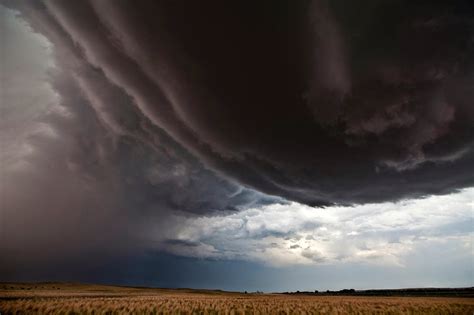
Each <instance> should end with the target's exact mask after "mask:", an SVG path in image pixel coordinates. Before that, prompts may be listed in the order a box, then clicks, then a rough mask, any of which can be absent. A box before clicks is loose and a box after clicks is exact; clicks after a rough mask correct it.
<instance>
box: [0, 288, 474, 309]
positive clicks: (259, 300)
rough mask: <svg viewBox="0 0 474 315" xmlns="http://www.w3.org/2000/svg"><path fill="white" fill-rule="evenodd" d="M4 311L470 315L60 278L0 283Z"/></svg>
mask: <svg viewBox="0 0 474 315" xmlns="http://www.w3.org/2000/svg"><path fill="white" fill-rule="evenodd" d="M0 312H1V314H2V315H4V314H453V315H454V314H469V315H471V314H473V312H474V299H473V298H469V297H395V296H392V297H390V296H386V297H371V296H345V295H287V294H253V293H249V294H244V293H238V292H224V291H218V290H217V291H213V290H191V289H154V288H135V287H118V286H106V285H85V284H64V283H61V284H60V283H23V284H19V283H15V284H11V283H3V284H0Z"/></svg>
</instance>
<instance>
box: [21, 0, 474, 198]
mask: <svg viewBox="0 0 474 315" xmlns="http://www.w3.org/2000/svg"><path fill="white" fill-rule="evenodd" d="M15 6H16V7H18V8H19V9H20V10H21V11H23V12H30V14H29V15H28V14H25V15H26V16H27V17H28V16H30V17H31V16H33V17H34V16H37V15H42V16H41V18H39V17H38V21H37V24H42V25H43V29H40V28H38V31H40V32H42V33H44V34H45V35H46V36H48V38H50V40H51V41H52V42H53V43H54V45H55V47H56V48H57V49H59V50H65V51H66V52H65V53H64V54H63V55H61V58H60V59H61V60H62V62H65V63H68V62H69V63H72V64H73V65H71V67H73V68H74V67H77V68H78V69H73V70H72V71H73V73H74V75H75V76H76V77H77V78H76V81H78V82H79V85H80V87H81V89H82V90H83V91H84V94H85V95H86V97H87V98H88V100H89V102H90V103H91V104H92V106H93V107H94V108H95V110H96V111H97V114H98V117H100V119H101V120H102V122H103V123H104V124H107V125H108V127H110V128H111V129H113V130H114V132H115V133H118V134H128V135H130V134H131V135H133V137H138V138H143V137H145V136H144V134H146V135H147V136H146V137H145V138H147V140H146V141H159V140H156V139H155V137H157V138H161V137H162V136H161V135H160V134H161V133H163V134H166V135H168V136H170V137H171V138H172V139H173V141H176V142H177V143H179V145H180V146H182V147H183V148H184V149H185V150H187V151H188V152H190V154H191V155H192V156H195V157H197V158H198V159H199V160H200V161H201V162H202V163H204V165H205V166H206V167H208V168H210V169H212V170H214V171H217V172H218V173H219V174H220V175H222V176H224V177H226V178H228V179H232V180H236V181H238V182H239V183H241V184H243V185H245V186H247V187H251V188H254V189H257V190H259V191H262V192H264V193H268V194H273V195H279V196H282V197H285V198H288V199H293V200H297V201H300V202H305V203H308V204H319V205H322V204H329V203H345V204H348V203H363V202H369V201H370V202H373V201H384V200H394V199H399V198H403V197H414V196H421V195H427V194H439V193H447V192H450V191H453V190H455V189H458V188H462V187H465V186H469V185H472V183H473V182H474V178H473V175H472V174H474V169H473V168H474V155H473V152H472V147H473V135H474V133H473V126H474V106H473V104H472V99H473V96H474V95H473V89H472V86H473V83H474V78H473V63H472V60H473V58H472V55H473V52H474V48H473V47H474V46H473V34H474V31H473V16H474V13H473V8H472V6H471V5H470V4H469V1H455V2H450V3H442V2H439V3H438V2H437V3H432V1H417V2H412V1H396V2H395V1H390V2H384V3H381V2H378V1H366V2H364V3H363V4H357V5H355V4H348V3H347V2H345V1H332V2H326V1H313V2H309V1H298V2H287V1H276V2H275V1H259V2H258V3H248V2H245V1H243V2H242V1H238V2H232V1H231V2H225V3H221V2H218V1H205V2H202V1H201V2H195V3H194V2H193V3H189V2H184V1H173V2H165V1H140V2H131V1H75V2H64V1H46V2H44V5H43V4H41V3H37V2H33V1H26V2H22V3H20V4H17V3H15ZM58 34H60V35H58ZM75 59H78V60H80V63H81V65H80V66H77V64H76V62H75V61H72V60H75ZM82 64H84V65H82ZM84 69H86V70H84ZM125 95H126V96H125ZM127 98H130V103H131V104H132V103H133V106H125V107H126V108H122V106H121V105H120V103H121V102H123V100H124V99H127ZM130 111H134V112H135V115H136V116H137V117H138V118H137V119H136V120H133V119H131V118H130V114H129V113H130ZM132 116H133V115H132ZM150 139H154V140H150ZM163 147H165V149H163V150H166V148H167V147H168V145H165V144H163ZM171 147H173V149H172V150H175V148H176V147H177V146H176V145H173V146H171Z"/></svg>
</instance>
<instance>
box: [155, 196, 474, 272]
mask: <svg viewBox="0 0 474 315" xmlns="http://www.w3.org/2000/svg"><path fill="white" fill-rule="evenodd" d="M472 200H474V188H470V189H465V190H463V191H461V192H459V193H455V194H451V195H445V196H431V197H428V198H425V199H417V200H409V201H402V202H398V203H381V204H366V205H360V206H354V207H327V208H324V209H322V208H312V207H309V206H306V205H303V204H299V203H296V202H292V203H289V204H272V205H267V206H262V207H257V208H249V209H246V210H243V211H240V212H237V213H231V214H227V215H216V216H204V217H192V218H190V217H185V216H176V215H174V216H171V219H170V221H167V222H163V224H160V226H162V227H161V228H155V229H151V231H152V232H151V235H148V237H151V238H152V239H154V240H155V241H158V243H159V246H158V247H159V248H160V249H164V250H166V251H168V252H171V253H174V254H177V255H183V256H191V257H202V258H221V259H243V260H248V261H257V262H262V263H265V264H269V265H273V266H287V265H312V264H340V263H365V264H378V265H391V266H404V263H405V260H406V258H407V257H408V255H410V253H413V251H416V249H417V247H418V246H423V247H426V246H433V247H436V246H438V245H439V244H440V243H444V242H447V241H450V242H454V243H453V244H457V245H456V246H457V247H458V248H457V250H458V251H459V252H460V255H472V254H473V253H472V250H470V248H471V247H472V246H471V244H472V235H473V226H472V217H473V214H474V207H473V203H472ZM170 240H173V241H172V242H170ZM170 244H171V245H170Z"/></svg>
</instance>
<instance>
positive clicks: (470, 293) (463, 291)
mask: <svg viewBox="0 0 474 315" xmlns="http://www.w3.org/2000/svg"><path fill="white" fill-rule="evenodd" d="M283 294H291V295H298V294H299V295H350V296H418V297H425V296H430V297H437V296H439V297H473V298H474V287H469V288H416V289H386V290H354V289H343V290H339V291H330V290H327V291H318V290H315V291H296V292H283Z"/></svg>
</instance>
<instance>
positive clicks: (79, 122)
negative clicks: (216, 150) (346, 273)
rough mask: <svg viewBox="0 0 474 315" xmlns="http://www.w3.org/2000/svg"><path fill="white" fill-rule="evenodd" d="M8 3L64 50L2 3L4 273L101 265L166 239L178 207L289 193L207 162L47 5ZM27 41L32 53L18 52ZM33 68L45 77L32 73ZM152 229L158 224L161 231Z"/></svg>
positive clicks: (0, 224) (240, 203) (0, 226)
mask: <svg viewBox="0 0 474 315" xmlns="http://www.w3.org/2000/svg"><path fill="white" fill-rule="evenodd" d="M7 4H9V5H10V6H11V7H13V8H15V9H18V10H20V11H21V19H25V20H27V21H28V23H29V25H30V26H31V27H32V28H33V30H34V31H35V32H38V33H41V34H43V35H44V36H46V38H47V39H48V40H49V41H50V42H51V43H52V45H53V49H52V52H51V56H48V55H47V54H45V53H44V52H43V48H42V47H41V45H39V44H38V42H39V43H40V44H42V43H43V42H42V39H38V38H29V37H27V36H28V34H33V33H31V30H28V29H27V26H25V25H24V24H22V23H23V22H22V20H21V19H20V18H18V17H17V18H15V16H14V12H13V11H11V12H7V11H5V8H2V7H0V9H1V10H2V11H1V13H2V18H3V14H4V16H5V23H9V24H8V25H7V26H8V28H7V29H6V31H5V32H4V33H2V35H5V37H2V39H3V40H4V44H5V46H6V47H7V49H6V50H5V51H6V54H5V58H6V59H5V60H2V61H5V62H12V63H13V66H10V64H9V65H7V66H6V67H5V68H4V70H5V71H6V72H5V73H2V84H4V86H2V88H3V87H4V88H5V92H6V93H5V94H2V104H1V107H2V115H3V116H2V120H1V124H0V130H1V131H2V138H1V147H2V152H1V153H2V154H1V158H2V163H1V164H0V170H1V175H2V179H1V187H0V188H1V191H0V192H1V213H0V248H1V251H2V252H3V253H4V254H5V257H7V258H6V259H3V260H2V262H1V263H0V277H2V279H3V278H4V275H7V274H9V275H10V276H12V277H15V276H16V275H21V274H23V273H24V271H25V270H26V269H28V268H31V267H32V266H35V268H38V269H42V268H46V266H63V267H64V268H67V266H69V265H70V263H71V262H75V263H77V262H79V261H80V262H84V260H85V258H84V257H91V256H94V257H96V258H95V259H92V261H89V262H88V264H100V263H101V261H103V260H104V259H113V257H117V256H120V255H124V254H126V255H130V254H131V255H133V254H134V253H139V252H141V251H143V250H145V248H154V246H155V244H154V243H152V242H156V239H158V240H159V239H160V232H159V231H160V229H165V228H166V227H164V226H163V225H164V224H165V223H163V221H164V219H165V218H166V217H167V216H168V215H169V214H170V213H184V214H185V215H191V214H209V213H213V212H215V211H236V210H238V209H240V208H242V207H248V206H250V205H260V204H268V203H272V202H280V201H281V200H280V198H275V197H270V196H267V195H264V194H261V193H259V192H256V191H252V190H249V189H247V188H245V187H242V186H240V185H238V184H236V183H233V182H230V181H228V180H226V179H223V178H220V177H218V176H216V175H215V174H214V173H213V172H211V171H210V170H207V169H205V168H203V166H202V163H201V162H199V161H198V160H197V159H196V158H195V157H193V156H192V155H191V154H189V152H188V151H187V150H185V149H184V148H182V146H180V145H179V144H177V143H176V141H174V140H173V139H172V138H170V137H169V135H168V134H167V133H166V132H164V131H163V130H162V129H161V128H160V127H159V126H156V125H155V124H153V123H152V122H151V121H150V120H149V119H148V118H147V116H145V115H143V114H142V113H141V112H140V110H139V109H138V108H137V107H136V106H135V105H134V103H133V99H132V98H131V97H130V96H129V95H128V94H127V93H125V91H124V89H122V88H121V87H120V86H117V85H115V84H113V82H112V81H111V80H110V79H109V78H107V77H106V76H105V75H104V72H103V71H102V70H101V69H100V68H97V67H94V66H93V65H91V64H90V63H89V62H88V61H87V60H86V59H85V58H84V54H83V51H82V50H81V49H78V48H77V46H76V44H75V43H74V41H73V40H72V39H71V38H70V37H69V35H68V34H67V33H66V32H64V31H63V29H62V28H61V27H60V26H59V25H58V24H57V22H56V21H55V20H54V19H52V18H51V16H50V13H49V12H48V11H47V10H46V9H45V7H44V6H43V4H42V3H40V2H14V3H7ZM16 30H21V31H16ZM11 35H14V36H18V37H10V36H11ZM29 42H35V43H34V44H31V45H29V44H28V45H27V44H26V43H29ZM45 42H46V41H45ZM22 45H23V46H27V48H28V49H31V50H32V51H21V52H19V53H18V56H16V55H15V50H16V49H18V48H21V47H23V46H22ZM35 45H36V46H35ZM10 47H11V48H10ZM35 50H36V51H35ZM35 53H37V54H38V57H37V59H35ZM51 58H53V59H54V64H55V67H52V68H49V73H44V72H45V70H44V69H43V68H45V69H48V66H45V67H39V66H37V65H41V64H42V63H51V60H50V59H51ZM30 59H31V60H32V61H31V60H30ZM26 61H28V62H26ZM2 67H3V63H2ZM10 68H11V69H10ZM33 70H34V71H33ZM2 71H3V68H2ZM32 73H33V74H34V75H38V76H39V74H41V75H42V77H38V78H37V77H34V78H33V79H28V77H29V76H30V75H31V74H32ZM43 76H44V77H43ZM11 78H14V79H11ZM45 81H47V82H48V84H45ZM19 83H25V85H26V86H23V87H21V86H20V85H19ZM2 92H3V91H2ZM23 151H25V152H23ZM150 226H153V228H156V229H157V230H158V232H156V233H154V235H153V236H152V237H151V239H150V237H149V230H150ZM147 233H148V234H147ZM48 268H49V267H48Z"/></svg>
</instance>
